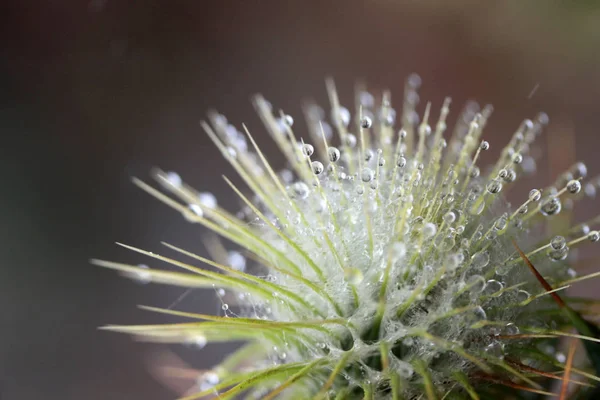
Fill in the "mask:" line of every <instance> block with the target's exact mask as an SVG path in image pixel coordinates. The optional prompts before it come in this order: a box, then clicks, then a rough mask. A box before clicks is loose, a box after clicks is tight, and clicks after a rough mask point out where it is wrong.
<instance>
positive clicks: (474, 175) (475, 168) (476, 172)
mask: <svg viewBox="0 0 600 400" xmlns="http://www.w3.org/2000/svg"><path fill="white" fill-rule="evenodd" d="M479 174H481V170H480V169H479V167H478V166H476V165H474V166H473V167H472V168H471V172H470V175H471V178H477V177H478V176H479Z"/></svg>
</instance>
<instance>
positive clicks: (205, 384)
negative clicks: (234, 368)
mask: <svg viewBox="0 0 600 400" xmlns="http://www.w3.org/2000/svg"><path fill="white" fill-rule="evenodd" d="M218 383H219V375H217V374H216V373H214V372H206V373H204V374H203V375H201V376H200V379H198V386H199V389H200V391H205V390H209V389H210V388H212V387H214V386H215V385H216V384H218Z"/></svg>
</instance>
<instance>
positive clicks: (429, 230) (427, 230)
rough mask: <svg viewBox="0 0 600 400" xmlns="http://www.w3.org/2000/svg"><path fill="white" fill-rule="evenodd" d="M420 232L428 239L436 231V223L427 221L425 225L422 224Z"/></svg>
mask: <svg viewBox="0 0 600 400" xmlns="http://www.w3.org/2000/svg"><path fill="white" fill-rule="evenodd" d="M421 233H422V234H423V236H424V237H425V239H429V238H431V237H433V235H435V234H436V233H437V225H436V224H434V223H432V222H427V223H426V224H425V225H423V228H422V229H421Z"/></svg>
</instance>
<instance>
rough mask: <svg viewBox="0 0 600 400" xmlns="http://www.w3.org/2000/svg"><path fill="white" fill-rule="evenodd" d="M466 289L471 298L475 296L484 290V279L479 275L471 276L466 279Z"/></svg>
mask: <svg viewBox="0 0 600 400" xmlns="http://www.w3.org/2000/svg"><path fill="white" fill-rule="evenodd" d="M467 287H468V288H469V289H468V290H469V293H470V294H471V296H477V295H478V294H480V293H481V292H483V290H484V289H485V278H484V277H483V276H481V275H472V276H470V277H469V279H467Z"/></svg>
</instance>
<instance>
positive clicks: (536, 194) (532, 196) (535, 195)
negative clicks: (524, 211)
mask: <svg viewBox="0 0 600 400" xmlns="http://www.w3.org/2000/svg"><path fill="white" fill-rule="evenodd" d="M541 198H542V192H541V191H540V190H538V189H531V191H530V192H529V200H530V201H539V200H540V199H541Z"/></svg>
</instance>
